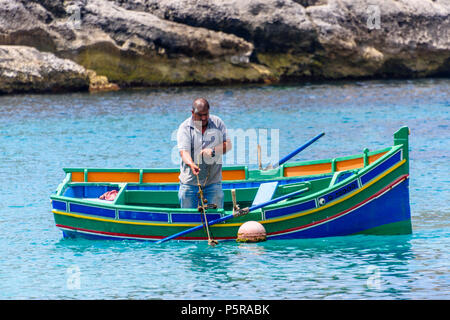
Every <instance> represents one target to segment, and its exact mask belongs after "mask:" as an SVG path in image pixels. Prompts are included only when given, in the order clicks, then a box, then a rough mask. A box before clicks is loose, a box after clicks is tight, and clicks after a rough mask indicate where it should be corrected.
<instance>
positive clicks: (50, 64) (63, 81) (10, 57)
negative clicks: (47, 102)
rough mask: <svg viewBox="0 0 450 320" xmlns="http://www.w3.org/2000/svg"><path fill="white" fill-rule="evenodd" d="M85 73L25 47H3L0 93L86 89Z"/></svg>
mask: <svg viewBox="0 0 450 320" xmlns="http://www.w3.org/2000/svg"><path fill="white" fill-rule="evenodd" d="M88 86H89V77H88V75H87V73H86V70H85V69H84V68H83V67H82V66H79V65H78V64H76V63H75V62H73V61H70V60H67V59H60V58H58V57H56V56H55V55H53V54H51V53H46V52H40V51H38V50H37V49H35V48H32V47H26V46H0V93H15V92H61V91H62V92H64V91H76V90H87V88H88Z"/></svg>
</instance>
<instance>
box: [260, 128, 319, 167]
mask: <svg viewBox="0 0 450 320" xmlns="http://www.w3.org/2000/svg"><path fill="white" fill-rule="evenodd" d="M324 135H325V132H322V133H320V134H318V135H317V136H315V137H314V138H312V139H311V140H309V141H308V142H307V143H305V144H304V145H302V146H301V147H299V148H297V149H295V150H294V151H292V152H291V153H289V154H288V155H287V156H285V157H284V158H283V159H281V160H280V161H278V163H275V164H273V165H272V168H273V169H274V168H277V167H279V166H281V165H282V164H283V163H285V162H286V161H288V160H289V159H291V158H292V157H293V156H295V155H296V154H298V153H299V152H300V151H303V150H304V149H306V148H307V147H309V146H310V145H311V144H313V143H314V142H316V141H317V140H319V139H320V138H322V137H323V136H324ZM269 168H270V165H269V167H267V168H266V169H269Z"/></svg>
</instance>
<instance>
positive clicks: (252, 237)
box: [236, 221, 266, 242]
mask: <svg viewBox="0 0 450 320" xmlns="http://www.w3.org/2000/svg"><path fill="white" fill-rule="evenodd" d="M236 241H237V242H260V241H266V229H265V228H264V226H263V225H262V224H261V223H259V222H256V221H247V222H246V223H244V224H243V225H241V227H240V228H239V230H238V234H237V239H236Z"/></svg>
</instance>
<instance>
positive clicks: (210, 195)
mask: <svg viewBox="0 0 450 320" xmlns="http://www.w3.org/2000/svg"><path fill="white" fill-rule="evenodd" d="M203 191H204V195H205V198H206V199H208V204H216V205H217V207H218V208H223V190H222V183H220V182H219V183H213V184H210V185H208V186H206V187H205V188H204V190H203Z"/></svg>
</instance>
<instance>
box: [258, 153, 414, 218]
mask: <svg viewBox="0 0 450 320" xmlns="http://www.w3.org/2000/svg"><path fill="white" fill-rule="evenodd" d="M405 162H406V159H403V160H402V161H401V162H399V163H397V164H396V165H395V166H393V167H392V168H391V169H389V170H388V171H386V172H385V173H383V174H382V175H381V176H379V177H378V178H376V179H374V180H373V181H371V182H369V183H367V184H366V185H365V186H364V187H362V188H360V189H356V190H355V191H354V192H352V193H349V194H348V195H346V196H345V197H343V198H341V199H339V200H337V201H334V202H331V203H329V204H327V205H324V206H323V207H319V208H316V209H311V210H309V211H305V212H302V213H297V214H293V215H290V216H287V217H281V218H278V219H270V220H266V221H260V223H273V222H279V221H283V220H288V219H293V218H297V217H301V216H305V215H307V214H311V213H314V212H317V211H320V210H323V209H326V208H329V207H331V206H334V205H336V204H338V203H341V202H343V201H345V200H347V199H348V198H351V197H353V196H354V195H356V194H358V193H360V192H361V191H363V190H364V189H367V188H368V187H370V186H371V185H373V184H374V183H376V182H377V181H379V180H381V179H382V178H384V177H385V176H387V175H388V174H389V173H391V172H392V171H394V170H395V169H397V168H398V167H400V166H401V165H402V164H404V163H405Z"/></svg>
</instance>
